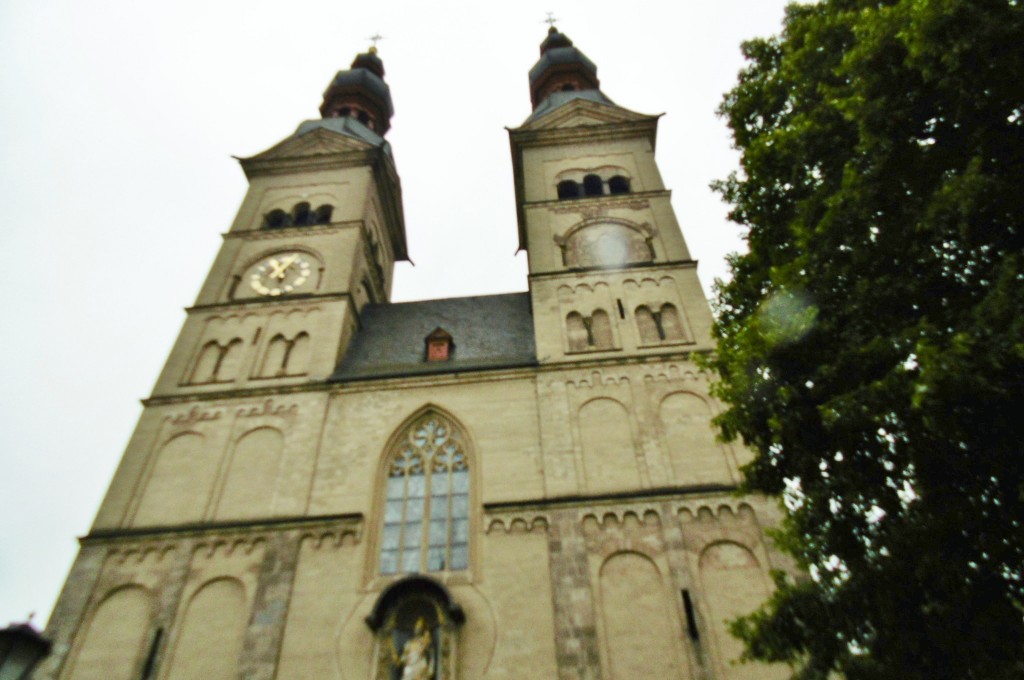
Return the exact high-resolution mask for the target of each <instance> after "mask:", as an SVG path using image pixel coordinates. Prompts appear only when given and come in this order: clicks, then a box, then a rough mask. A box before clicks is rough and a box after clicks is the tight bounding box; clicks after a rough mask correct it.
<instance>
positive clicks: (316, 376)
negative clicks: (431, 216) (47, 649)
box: [35, 27, 789, 680]
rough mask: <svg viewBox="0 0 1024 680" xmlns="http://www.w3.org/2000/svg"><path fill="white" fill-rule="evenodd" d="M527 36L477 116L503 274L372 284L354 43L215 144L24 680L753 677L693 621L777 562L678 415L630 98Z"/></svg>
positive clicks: (669, 273) (650, 191)
mask: <svg viewBox="0 0 1024 680" xmlns="http://www.w3.org/2000/svg"><path fill="white" fill-rule="evenodd" d="M540 51H541V54H540V59H539V61H538V62H537V64H536V65H535V66H534V67H533V69H531V70H530V73H529V83H530V95H531V101H532V103H533V112H532V114H531V115H530V116H529V118H527V120H526V121H524V122H523V124H522V125H521V126H519V127H517V128H515V129H511V130H510V131H509V135H510V140H511V149H512V157H513V169H514V178H513V180H514V189H515V195H516V205H517V212H518V224H519V237H520V244H521V246H522V247H523V248H524V249H525V250H526V251H527V253H528V256H529V281H528V284H529V290H528V292H523V293H509V294H504V295H490V296H479V297H466V298H450V299H442V300H425V301H418V302H408V303H392V302H390V300H389V293H390V289H391V280H392V273H393V267H394V263H395V262H396V261H399V260H404V259H407V252H406V240H405V224H404V219H403V214H402V203H401V186H400V183H399V179H398V174H397V172H396V168H395V164H394V160H393V157H392V154H391V149H390V146H389V144H388V142H387V141H386V140H385V139H384V135H385V134H386V133H387V131H388V128H389V126H390V119H391V116H392V102H391V96H390V92H389V90H388V86H387V84H386V83H385V81H384V66H383V63H382V61H381V59H380V58H379V57H378V56H377V54H376V52H375V50H373V49H371V50H370V51H369V52H368V53H365V54H360V55H358V56H357V57H356V59H355V61H354V62H353V63H352V66H351V68H350V69H348V70H345V71H341V72H339V73H338V74H337V75H336V76H335V78H334V79H333V80H332V81H331V83H330V84H329V86H328V88H327V90H326V91H325V93H324V96H323V103H322V105H321V107H320V114H321V118H319V119H316V120H310V121H306V122H304V123H302V124H301V125H300V126H299V127H298V129H297V130H296V131H295V133H294V134H292V135H291V136H289V137H288V138H287V139H285V140H284V141H282V142H280V143H279V144H277V145H275V146H273V147H271V148H270V149H268V150H267V151H264V152H263V153H261V154H258V155H256V156H254V157H251V158H245V159H241V161H240V162H241V165H242V169H243V170H244V172H245V174H246V177H247V178H248V180H249V189H248V191H247V192H246V195H245V197H244V199H243V201H242V205H241V207H240V209H239V211H238V215H237V217H236V218H235V221H234V223H233V224H232V225H231V228H230V229H229V230H228V232H227V233H226V234H225V235H224V243H223V246H222V247H221V250H220V252H219V254H218V255H217V257H216V260H215V261H214V263H213V266H212V268H211V270H210V273H209V275H208V277H207V279H206V282H205V284H204V285H203V287H202V289H201V291H200V293H199V296H198V299H197V300H196V303H195V304H194V305H193V306H192V307H190V308H189V309H188V310H187V317H186V320H185V324H184V327H183V329H182V331H181V334H180V336H179V338H178V340H177V342H176V343H175V345H174V348H173V349H172V351H171V354H170V357H169V358H168V360H167V364H166V366H165V368H164V370H163V372H162V373H161V375H160V377H159V379H158V380H157V384H156V386H155V388H154V391H153V394H152V395H151V396H150V397H149V398H148V399H147V400H146V401H145V410H144V412H143V414H142V416H141V418H140V421H139V424H138V426H137V428H136V431H135V433H134V434H133V436H132V438H131V441H130V442H129V444H128V447H127V450H126V451H125V454H124V457H123V459H122V461H121V464H120V466H119V468H118V470H117V473H116V474H115V477H114V479H113V481H112V482H111V486H110V489H109V491H108V493H107V496H106V498H105V499H104V501H103V504H102V506H101V507H100V510H99V512H98V514H97V517H96V520H95V522H94V524H93V526H92V528H91V530H90V532H89V534H88V535H87V536H85V537H83V538H82V539H81V551H80V553H79V556H78V558H77V559H76V561H75V563H74V565H73V567H72V570H71V574H70V575H69V577H68V581H67V584H66V585H65V588H64V590H63V592H62V594H61V596H60V599H59V600H58V602H57V605H56V608H55V610H54V614H53V617H52V619H51V621H50V624H49V626H48V629H47V633H48V635H49V636H50V637H51V639H52V640H53V641H54V643H55V644H54V651H53V653H52V655H51V656H50V657H49V658H48V659H47V660H46V662H44V664H43V666H42V667H41V668H40V670H39V671H37V673H36V675H35V677H36V678H41V679H45V680H93V679H95V680H100V679H102V680H136V679H138V680H192V679H194V680H242V679H245V680H250V679H266V680H272V679H276V680H285V679H296V680H298V679H300V678H301V679H306V678H317V679H318V680H319V679H339V680H341V679H344V680H350V679H368V680H427V679H430V680H478V679H482V678H495V679H498V678H559V679H560V680H569V679H579V680H582V679H590V680H597V679H599V678H603V679H605V680H608V679H622V680H625V679H632V678H639V677H657V678H677V679H679V680H719V679H722V680H724V679H761V678H764V679H769V678H781V677H783V676H784V673H782V672H781V671H780V669H776V668H770V667H766V666H756V665H750V664H745V665H736V664H733V663H732V661H733V660H734V659H735V658H736V657H737V656H738V654H739V650H740V646H739V643H738V642H737V641H735V640H733V639H732V638H730V637H729V635H728V633H727V631H726V624H725V621H726V620H727V619H729V618H733V617H735V616H737V615H739V614H742V613H745V612H747V611H749V610H750V609H753V608H754V607H756V606H757V604H758V603H759V602H760V601H761V600H763V599H764V597H766V596H767V595H768V594H769V592H770V587H771V586H770V579H769V577H768V572H769V570H770V569H772V568H780V567H782V568H788V567H789V565H788V564H787V563H785V562H784V561H783V559H782V557H781V556H780V555H779V554H778V552H777V551H776V550H775V549H774V548H773V546H772V545H771V543H770V542H769V541H768V540H766V538H765V536H764V532H763V527H764V526H765V525H771V524H773V523H774V522H776V521H777V517H776V515H777V512H776V509H775V506H774V505H773V504H772V503H771V502H767V501H764V500H762V499H758V498H747V499H741V498H738V497H737V496H736V495H735V489H736V487H737V484H738V480H739V476H738V475H739V473H738V467H739V465H740V464H742V462H743V457H744V456H745V453H744V452H743V451H741V450H737V449H735V448H734V447H731V446H727V445H723V444H721V443H718V442H717V441H716V440H715V438H714V434H713V431H712V428H711V425H710V419H711V417H712V416H713V415H714V413H716V412H717V410H718V405H717V404H716V403H715V402H714V400H713V399H712V398H711V397H710V396H709V394H708V376H707V375H706V374H705V372H704V371H703V370H702V369H700V368H699V367H698V365H697V364H696V363H695V361H694V357H695V356H696V355H698V354H700V353H702V352H707V351H710V350H711V348H712V344H711V340H710V335H709V331H710V325H711V316H710V312H709V310H708V307H707V303H706V301H705V300H704V298H703V294H702V292H701V288H700V285H699V282H698V280H697V276H696V263H695V262H694V261H693V260H692V259H691V257H690V254H689V252H688V250H687V247H686V243H685V241H684V239H683V235H682V232H681V230H680V227H679V224H678V223H677V221H676V218H675V214H674V212H673V210H672V206H671V204H670V192H669V191H668V190H667V189H666V188H665V186H664V184H663V182H662V179H661V176H660V174H659V172H658V167H657V164H656V162H655V157H654V151H655V141H656V135H657V123H658V117H657V116H650V115H644V114H639V113H635V112H632V111H630V110H628V109H625V108H623V107H621V106H618V105H617V104H615V103H613V102H612V101H611V100H610V99H609V98H608V97H607V96H605V94H604V93H603V92H602V91H601V89H600V81H599V80H598V77H597V67H596V66H595V65H594V63H593V62H591V60H590V59H588V58H587V57H586V55H584V54H583V53H582V52H581V51H580V50H579V49H578V48H576V47H575V46H574V45H573V43H572V41H571V40H569V38H568V37H566V36H565V35H564V34H562V33H560V32H559V31H558V30H556V29H555V28H553V27H552V28H551V29H550V31H549V33H548V35H547V37H546V38H545V40H544V41H543V43H542V44H541V50H540ZM409 152H414V150H410V151H409Z"/></svg>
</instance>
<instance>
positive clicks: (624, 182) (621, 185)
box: [608, 175, 629, 194]
mask: <svg viewBox="0 0 1024 680" xmlns="http://www.w3.org/2000/svg"><path fill="white" fill-rule="evenodd" d="M608 192H609V193H612V194H628V193H629V180H628V179H626V178H625V177H623V176H622V175H615V176H614V177H612V178H611V179H609V180H608Z"/></svg>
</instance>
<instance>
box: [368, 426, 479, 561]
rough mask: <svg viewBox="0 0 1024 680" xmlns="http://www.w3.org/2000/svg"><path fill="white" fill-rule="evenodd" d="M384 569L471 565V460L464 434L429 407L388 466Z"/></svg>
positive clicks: (382, 547) (395, 449)
mask: <svg viewBox="0 0 1024 680" xmlns="http://www.w3.org/2000/svg"><path fill="white" fill-rule="evenodd" d="M386 475H387V481H386V482H385V498H384V526H383V528H382V534H381V545H380V573H382V574H396V573H402V572H405V573H414V572H430V571H450V570H457V569H466V568H467V567H468V566H469V465H468V462H467V456H466V450H465V438H464V437H463V435H462V433H461V432H460V431H459V429H458V428H457V427H456V426H455V425H454V423H452V422H451V421H450V420H449V419H447V418H445V417H444V416H442V415H441V414H439V413H437V412H434V411H429V412H427V413H425V414H424V415H422V416H420V417H419V418H417V419H416V420H414V421H413V423H412V424H411V425H410V426H408V427H407V428H406V430H405V431H404V432H403V433H402V435H401V437H399V438H398V440H397V443H396V444H395V445H394V447H393V449H392V451H391V452H390V454H389V457H388V461H387V469H386Z"/></svg>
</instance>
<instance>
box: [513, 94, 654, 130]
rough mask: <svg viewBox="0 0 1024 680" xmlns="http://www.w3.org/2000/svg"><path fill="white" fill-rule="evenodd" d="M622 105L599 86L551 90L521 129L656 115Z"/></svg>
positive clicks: (571, 125)
mask: <svg viewBox="0 0 1024 680" xmlns="http://www.w3.org/2000/svg"><path fill="white" fill-rule="evenodd" d="M656 118H658V116H649V115H646V114H643V113H637V112H635V111H630V110H629V109H624V108H622V107H621V106H619V105H618V104H616V103H615V102H613V101H612V100H611V99H609V98H608V97H606V96H605V95H604V93H603V92H601V91H600V90H575V91H571V92H552V93H551V94H550V95H548V96H547V97H546V98H545V99H544V101H542V102H541V103H540V104H538V105H537V108H536V109H534V111H533V113H531V114H530V117H529V118H527V119H526V120H525V121H523V124H522V126H521V127H520V128H519V129H520V130H545V129H550V128H556V127H561V128H564V127H579V126H583V125H608V124H614V123H630V122H634V121H643V120H651V119H656Z"/></svg>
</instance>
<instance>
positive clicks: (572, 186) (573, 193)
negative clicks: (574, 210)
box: [558, 179, 580, 201]
mask: <svg viewBox="0 0 1024 680" xmlns="http://www.w3.org/2000/svg"><path fill="white" fill-rule="evenodd" d="M579 196H580V185H579V184H577V183H576V182H574V181H572V180H571V179H567V180H565V181H564V182H559V183H558V200H560V201H564V200H565V199H567V198H579Z"/></svg>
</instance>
